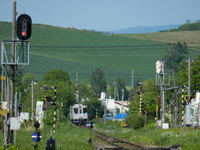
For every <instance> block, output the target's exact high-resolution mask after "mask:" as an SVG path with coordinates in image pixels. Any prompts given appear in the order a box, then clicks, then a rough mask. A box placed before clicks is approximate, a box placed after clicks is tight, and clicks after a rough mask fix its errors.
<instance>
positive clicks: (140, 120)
mask: <svg viewBox="0 0 200 150" xmlns="http://www.w3.org/2000/svg"><path fill="white" fill-rule="evenodd" d="M126 123H127V124H128V126H129V127H131V128H134V129H139V128H142V127H144V116H143V115H141V114H130V115H128V116H127V118H126Z"/></svg>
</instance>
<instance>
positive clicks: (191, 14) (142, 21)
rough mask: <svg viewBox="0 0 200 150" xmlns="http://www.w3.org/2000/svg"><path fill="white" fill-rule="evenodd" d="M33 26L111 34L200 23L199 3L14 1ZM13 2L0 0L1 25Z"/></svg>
mask: <svg viewBox="0 0 200 150" xmlns="http://www.w3.org/2000/svg"><path fill="white" fill-rule="evenodd" d="M16 1H17V11H18V12H19V13H26V14H29V15H30V16H31V18H32V21H33V23H41V24H49V25H56V26H61V27H75V28H78V29H88V30H93V29H94V30H98V31H113V30H118V29H123V28H128V27H136V26H156V25H169V24H183V23H185V21H186V20H187V19H189V20H191V21H196V20H198V19H200V9H199V7H200V0H16ZM12 3H13V0H0V21H9V22H11V20H12Z"/></svg>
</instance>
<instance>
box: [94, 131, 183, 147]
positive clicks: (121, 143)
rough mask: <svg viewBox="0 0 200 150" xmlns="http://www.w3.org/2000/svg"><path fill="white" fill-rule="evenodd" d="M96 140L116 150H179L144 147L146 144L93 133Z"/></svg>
mask: <svg viewBox="0 0 200 150" xmlns="http://www.w3.org/2000/svg"><path fill="white" fill-rule="evenodd" d="M95 134H96V138H98V139H100V140H103V141H102V143H104V145H105V142H106V143H107V144H108V145H112V146H115V149H118V150H181V147H180V146H170V147H159V146H155V145H146V144H133V143H131V142H129V141H127V140H123V139H118V138H115V137H112V136H108V135H106V134H103V133H100V132H97V131H95Z"/></svg>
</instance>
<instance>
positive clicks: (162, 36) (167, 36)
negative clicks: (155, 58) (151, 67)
mask: <svg viewBox="0 0 200 150" xmlns="http://www.w3.org/2000/svg"><path fill="white" fill-rule="evenodd" d="M120 36H122V37H129V38H133V39H140V40H150V41H156V42H162V43H175V42H179V41H180V42H186V43H187V44H188V46H189V47H190V48H194V49H197V50H199V51H200V31H177V32H158V33H146V34H123V35H120Z"/></svg>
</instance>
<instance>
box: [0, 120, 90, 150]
mask: <svg viewBox="0 0 200 150" xmlns="http://www.w3.org/2000/svg"><path fill="white" fill-rule="evenodd" d="M51 129H52V128H51V127H47V128H43V129H42V130H40V133H41V134H42V140H41V141H40V142H38V150H44V149H45V147H46V141H47V139H49V138H50V137H51V134H50V131H51ZM33 132H34V130H33V129H32V130H25V129H21V130H19V131H17V141H16V148H18V149H19V150H33V149H34V147H33V146H34V145H35V142H34V141H32V139H31V135H32V133H33ZM0 135H1V137H0V141H2V142H1V145H2V144H3V141H4V140H3V137H2V136H3V135H2V133H0ZM89 137H90V132H89V129H87V128H78V127H75V126H72V125H71V124H69V123H66V124H64V125H62V126H61V128H60V129H57V130H56V133H55V134H53V138H54V139H56V149H57V150H93V147H92V146H91V145H90V144H88V138H89ZM0 149H1V147H0Z"/></svg>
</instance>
